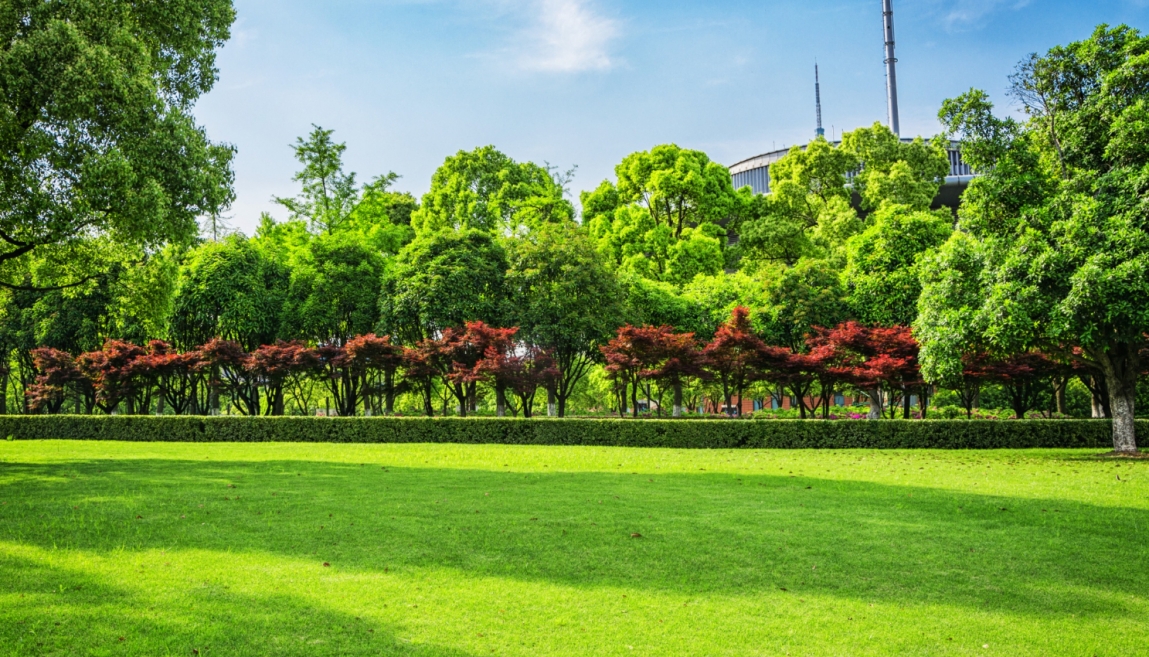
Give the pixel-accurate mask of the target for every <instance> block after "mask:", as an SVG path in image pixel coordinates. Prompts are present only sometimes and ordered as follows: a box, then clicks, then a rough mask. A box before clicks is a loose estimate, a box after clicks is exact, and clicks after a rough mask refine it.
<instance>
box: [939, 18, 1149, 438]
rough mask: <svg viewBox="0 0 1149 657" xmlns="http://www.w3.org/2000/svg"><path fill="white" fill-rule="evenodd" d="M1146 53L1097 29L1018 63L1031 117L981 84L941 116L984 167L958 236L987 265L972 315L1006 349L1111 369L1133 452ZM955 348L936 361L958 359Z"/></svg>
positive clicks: (1138, 38) (1142, 317) (1140, 43)
mask: <svg viewBox="0 0 1149 657" xmlns="http://www.w3.org/2000/svg"><path fill="white" fill-rule="evenodd" d="M1147 49H1149V39H1146V38H1145V37H1143V36H1142V35H1141V34H1140V33H1139V32H1138V31H1137V30H1134V29H1132V28H1129V27H1124V26H1121V27H1117V28H1109V27H1107V26H1101V27H1099V28H1097V30H1096V31H1095V32H1094V34H1093V36H1091V37H1090V38H1089V39H1087V40H1085V41H1081V42H1076V43H1072V44H1070V45H1068V46H1059V47H1056V48H1053V49H1052V50H1050V51H1049V52H1048V53H1046V54H1045V55H1042V56H1034V57H1032V58H1030V59H1028V60H1026V61H1024V62H1023V63H1022V64H1021V65H1020V66H1019V68H1018V71H1017V73H1016V74H1015V75H1014V77H1013V78H1012V83H1013V85H1012V89H1013V95H1014V97H1015V98H1017V99H1018V100H1019V101H1020V102H1021V104H1022V106H1023V108H1024V109H1025V111H1026V113H1027V115H1028V117H1029V118H1028V121H1026V122H1025V123H1019V122H1017V121H1015V120H1013V119H1010V118H1005V119H1002V118H998V117H996V116H994V114H993V105H992V103H990V102H989V100H988V97H987V96H986V94H985V93H983V92H980V91H976V90H972V91H970V92H968V93H966V94H964V95H962V96H960V97H958V98H954V99H951V100H947V101H946V102H945V103H944V104H943V105H942V110H941V112H940V115H939V116H940V118H941V120H942V122H943V124H945V126H946V127H947V129H948V130H949V131H950V132H951V133H952V134H956V135H958V136H959V137H960V138H961V139H962V140H963V144H964V154H965V159H966V161H967V162H969V164H970V165H971V166H972V167H974V168H975V169H976V170H978V171H980V172H983V175H981V176H979V177H978V178H977V179H975V180H974V182H972V183H971V184H970V188H969V190H968V191H967V192H966V195H965V200H964V202H963V207H962V211H961V220H960V222H959V229H960V230H961V231H962V233H963V235H962V236H961V237H958V236H955V237H953V238H951V239H952V240H967V241H968V248H969V249H970V250H972V251H975V252H976V254H977V258H976V260H977V261H978V262H979V263H980V270H979V271H977V272H976V279H975V280H977V281H978V285H977V289H978V303H977V304H976V305H975V306H973V307H972V310H971V311H970V314H971V315H972V316H973V317H974V321H975V322H976V323H977V324H978V325H979V326H980V327H982V329H983V335H984V337H985V339H986V340H987V341H988V342H989V343H990V344H991V345H992V346H993V347H994V350H995V351H997V352H999V353H1005V354H1018V353H1024V352H1026V351H1029V350H1031V349H1041V350H1042V351H1045V352H1046V353H1054V354H1057V355H1059V356H1060V355H1064V356H1066V357H1069V358H1075V359H1078V360H1080V361H1081V362H1083V363H1085V364H1087V365H1089V366H1090V367H1092V368H1094V369H1095V370H1096V371H1098V372H1102V373H1104V377H1105V382H1106V385H1107V387H1108V394H1109V398H1110V408H1111V411H1112V413H1113V444H1114V449H1115V450H1116V451H1117V452H1121V453H1131V452H1133V451H1135V450H1136V448H1137V440H1136V430H1135V425H1134V420H1133V418H1134V404H1135V398H1136V390H1137V382H1138V379H1139V377H1140V373H1141V371H1142V370H1143V369H1144V362H1145V352H1146V349H1147V347H1149V337H1147V335H1146V327H1147V326H1149V211H1147V210H1146V207H1147V205H1146V203H1145V200H1146V198H1147V194H1149V182H1147V178H1146V177H1145V174H1144V171H1145V167H1146V165H1147V164H1149V149H1146V148H1145V144H1146V143H1149V139H1147V138H1149V133H1146V130H1147V128H1146V126H1149V91H1146V90H1147V89H1149V70H1146V69H1145V67H1143V66H1142V65H1141V61H1142V59H1143V58H1144V57H1145V52H1146V50H1147ZM962 289H963V290H964V288H962ZM960 303H961V302H959V301H957V300H954V301H953V302H951V303H949V304H948V307H949V308H958V307H962V306H961V305H959V304H960ZM944 314H945V313H935V314H934V316H935V317H937V318H940V317H942V316H944ZM928 321H929V324H930V325H933V323H934V321H935V319H934V318H933V317H931V318H929V320H928ZM934 333H935V334H937V333H944V331H935V332H934ZM936 337H937V336H936V335H931V336H929V337H928V338H926V340H927V345H929V342H930V341H931V340H932V339H934V338H936ZM931 348H932V347H931ZM1078 350H1079V351H1078ZM954 351H955V350H953V349H943V350H939V357H941V353H940V352H944V357H945V358H947V359H949V360H950V361H951V362H952V361H953V360H954V358H955V354H954ZM949 367H950V369H954V366H952V365H951V366H949Z"/></svg>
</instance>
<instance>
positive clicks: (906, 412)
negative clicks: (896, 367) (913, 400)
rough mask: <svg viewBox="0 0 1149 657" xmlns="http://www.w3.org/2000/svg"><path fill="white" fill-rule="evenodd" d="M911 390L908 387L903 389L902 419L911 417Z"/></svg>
mask: <svg viewBox="0 0 1149 657" xmlns="http://www.w3.org/2000/svg"><path fill="white" fill-rule="evenodd" d="M910 397H911V395H910V390H909V388H906V389H905V390H902V419H903V420H908V419H910Z"/></svg>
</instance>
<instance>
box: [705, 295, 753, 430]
mask: <svg viewBox="0 0 1149 657" xmlns="http://www.w3.org/2000/svg"><path fill="white" fill-rule="evenodd" d="M765 349H766V345H765V343H763V342H762V340H761V339H759V338H758V336H756V335H754V331H753V329H752V328H751V327H750V310H749V309H748V308H746V307H744V306H738V307H736V308H735V309H734V310H733V312H731V313H730V319H729V320H727V321H726V322H725V323H724V324H722V326H719V327H718V331H717V332H716V333H715V334H714V339H713V340H711V341H710V342H709V343H707V345H706V346H705V347H703V348H702V359H703V362H704V363H705V364H706V369H707V371H709V372H710V373H711V374H712V375H713V376H714V378H715V379H717V381H718V383H719V384H720V385H721V386H722V397H723V399H724V401H725V402H726V408H727V412H730V411H731V410H732V409H734V408H735V407H734V404H733V398H734V397H737V398H738V407H737V409H736V410H734V411H733V413H732V414H733V415H739V416H740V415H742V392H743V391H744V390H745V389H746V386H747V385H748V384H750V383H752V382H753V381H754V380H755V379H756V378H758V377H759V376H760V372H761V360H762V354H763V352H764V351H765Z"/></svg>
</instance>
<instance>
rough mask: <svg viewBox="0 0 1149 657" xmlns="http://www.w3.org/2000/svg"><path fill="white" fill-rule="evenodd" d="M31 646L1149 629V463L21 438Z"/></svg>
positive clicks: (5, 549) (83, 648)
mask: <svg viewBox="0 0 1149 657" xmlns="http://www.w3.org/2000/svg"><path fill="white" fill-rule="evenodd" d="M635 534H640V535H641V537H636V536H634V535H635ZM328 564H329V565H328ZM195 651H198V653H197V652H195ZM9 654H10V655H21V656H23V655H140V656H143V655H147V656H153V655H193V654H199V655H380V654H383V655H405V656H411V657H463V656H479V655H708V656H709V655H739V656H742V655H786V654H790V655H1009V656H1018V655H1075V656H1090V655H1097V656H1098V657H1104V656H1117V655H1120V656H1123V657H1126V656H1130V655H1145V654H1149V462H1145V461H1113V460H1104V459H1100V458H1097V457H1096V452H1088V451H1001V452H935V451H916V452H903V451H896V452H895V451H890V452H878V451H825V452H816V451H785V452H782V451H677V450H663V449H645V450H644V449H625V448H588V447H505V446H464V445H297V444H244V445H234V444H124V443H106V442H105V443H85V442H65V441H28V442H23V441H13V442H0V655H9Z"/></svg>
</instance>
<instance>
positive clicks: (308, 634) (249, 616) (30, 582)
mask: <svg viewBox="0 0 1149 657" xmlns="http://www.w3.org/2000/svg"><path fill="white" fill-rule="evenodd" d="M3 595H12V596H13V597H17V596H18V597H19V603H18V604H16V605H12V606H10V607H8V608H7V609H4V610H3V612H2V613H0V617H3V619H4V623H3V624H4V627H3V628H0V644H3V648H6V649H7V650H11V651H12V652H11V654H16V655H81V654H82V655H149V656H150V655H204V656H206V655H213V654H215V655H228V656H233V655H261V656H262V655H314V654H332V655H350V654H372V655H380V654H382V655H396V656H402V657H466V655H468V654H469V653H464V652H459V651H456V650H453V649H449V648H445V647H442V646H428V645H416V644H412V643H408V642H404V641H402V640H401V639H398V638H396V632H394V630H393V629H388V628H386V627H381V626H380V625H379V624H376V623H372V622H371V621H369V620H364V619H362V618H357V617H354V616H350V615H347V614H342V613H338V612H334V611H332V610H330V609H324V608H322V607H316V606H315V605H307V604H305V603H303V602H301V601H300V600H299V599H297V598H295V597H292V596H286V595H266V596H252V595H245V594H239V593H234V592H232V591H231V590H229V588H228V587H227V586H226V585H221V584H212V583H210V582H202V583H197V584H196V585H194V586H189V587H181V588H179V589H178V590H175V591H166V592H161V593H157V594H156V595H155V596H148V597H143V596H141V595H140V594H139V593H137V592H135V591H134V590H132V589H129V588H127V587H123V588H121V587H116V586H109V585H108V584H107V583H105V582H103V581H101V580H100V579H97V578H93V577H92V576H91V575H89V574H87V573H83V572H80V571H78V570H72V569H66V568H58V567H49V566H46V565H44V564H43V563H41V562H39V561H36V560H33V559H26V558H20V557H18V556H13V555H11V554H0V596H3ZM174 609H179V610H180V611H179V612H176V611H173V610H174ZM5 654H7V653H5Z"/></svg>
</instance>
